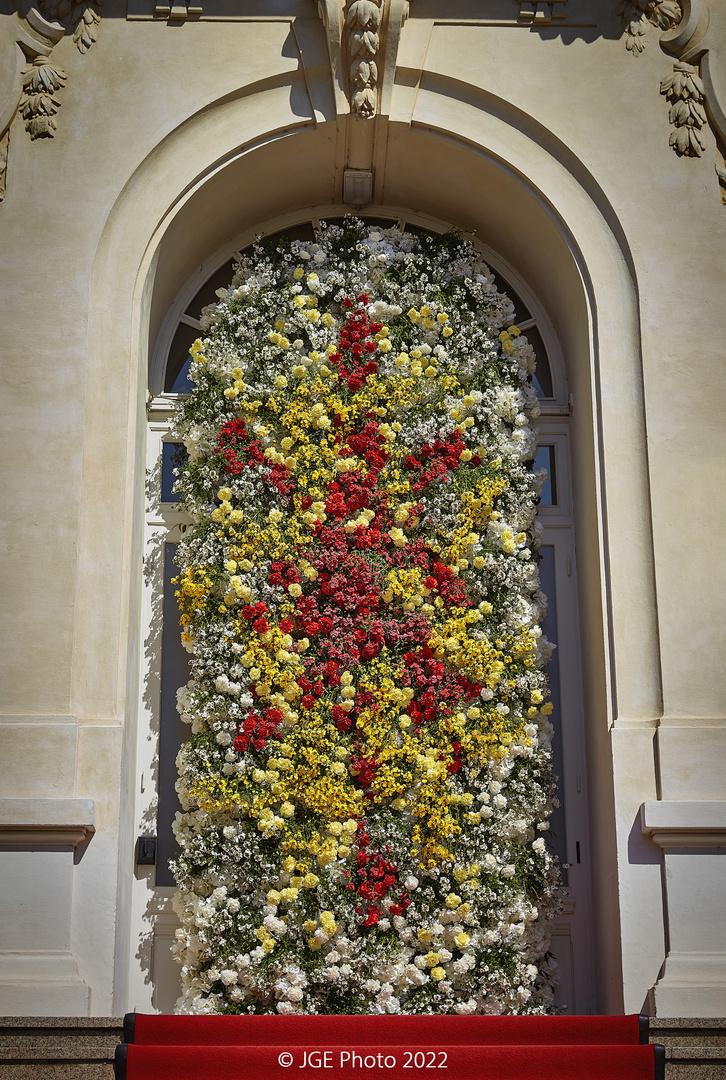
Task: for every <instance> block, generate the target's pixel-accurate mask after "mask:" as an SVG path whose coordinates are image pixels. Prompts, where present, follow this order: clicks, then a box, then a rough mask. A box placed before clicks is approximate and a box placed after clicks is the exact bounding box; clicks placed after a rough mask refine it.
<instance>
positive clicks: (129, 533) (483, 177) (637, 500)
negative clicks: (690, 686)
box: [76, 80, 662, 1011]
mask: <svg viewBox="0 0 726 1080" xmlns="http://www.w3.org/2000/svg"><path fill="white" fill-rule="evenodd" d="M394 106H395V96H394ZM240 132H244V133H245V140H246V141H245V145H244V146H242V147H240V146H239V145H238V144H237V142H236V140H237V139H238V138H239V133H240ZM336 135H337V126H336V124H335V123H334V122H332V121H331V122H330V123H319V124H318V125H317V126H316V125H313V124H311V123H310V122H309V121H308V122H304V121H303V122H301V121H300V117H299V116H296V115H294V113H293V112H292V110H291V107H290V95H289V93H283V92H281V90H280V88H279V87H277V88H272V89H269V90H265V91H263V90H261V89H260V90H256V88H250V92H249V93H246V94H244V95H241V96H237V97H235V98H234V99H233V100H225V101H224V102H222V103H220V104H219V105H218V106H217V107H216V108H211V109H208V110H205V111H204V112H203V113H200V114H198V115H197V116H195V117H193V118H191V119H190V120H189V121H188V122H187V123H186V124H184V125H183V126H182V127H181V128H179V129H177V130H176V131H174V132H173V133H172V134H171V135H169V136H168V137H167V138H166V140H165V141H164V142H163V143H162V144H161V145H160V146H158V147H157V148H156V149H155V151H154V152H153V154H151V155H150V156H149V157H148V158H147V159H146V160H145V161H144V162H143V163H142V165H141V166H140V167H139V169H138V170H137V171H136V173H135V174H134V175H133V176H132V177H131V178H130V180H129V181H128V183H127V184H126V187H125V189H124V191H123V192H122V194H121V196H120V197H119V199H118V201H117V202H116V204H115V206H114V208H113V211H112V213H111V214H110V215H109V218H108V221H107V223H106V227H105V229H104V232H103V236H102V239H101V242H100V244H99V248H98V251H97V255H96V260H95V265H94V273H93V287H92V295H91V303H90V310H89V357H91V360H90V362H89V363H90V368H89V381H90V389H89V400H94V401H95V403H96V406H97V407H96V408H94V410H93V412H92V413H91V412H90V411H89V413H88V417H87V423H86V432H85V443H84V445H85V456H84V487H85V493H86V498H85V499H84V502H83V505H84V507H85V509H84V511H83V518H82V525H81V552H80V558H79V579H78V586H77V588H78V595H79V599H81V600H82V599H83V597H84V596H85V597H88V596H89V595H90V594H91V592H93V594H94V595H95V596H96V602H95V603H94V604H89V603H79V604H78V608H77V610H78V612H79V615H78V620H77V629H76V632H77V640H78V645H79V647H78V652H77V655H78V656H79V657H82V656H83V655H85V654H86V650H88V653H89V655H90V652H91V651H92V650H91V646H92V645H93V644H94V643H95V641H96V639H97V637H98V636H99V635H100V636H101V637H104V636H106V637H108V636H109V635H115V636H116V638H118V635H120V638H121V643H122V646H121V656H122V659H121V668H120V672H119V678H118V679H115V678H113V679H109V684H110V685H114V686H117V687H118V690H117V693H118V694H119V695H120V696H121V697H122V698H123V701H124V711H125V715H126V734H125V747H126V750H125V760H124V765H123V776H124V777H125V784H126V787H127V790H129V791H130V790H133V787H134V784H135V780H134V771H135V760H134V758H135V754H134V747H135V743H136V731H135V726H136V715H137V701H136V694H135V691H134V689H133V687H135V686H137V685H138V668H139V656H140V652H141V650H140V648H139V633H140V613H139V610H138V603H137V601H136V599H135V597H137V596H138V595H139V593H140V565H141V556H142V550H141V538H140V530H139V521H140V516H141V512H142V507H141V491H142V489H143V485H142V483H141V476H142V475H143V467H144V456H143V455H144V440H145V423H144V400H145V387H146V370H147V363H148V348H149V341H150V340H151V341H153V339H154V338H155V336H156V334H157V333H158V330H159V327H160V324H161V321H162V319H163V317H164V314H165V312H166V310H167V309H168V307H169V304H170V303H171V301H172V300H173V298H174V296H175V294H176V292H177V291H178V290H179V288H180V287H181V285H182V283H183V282H184V281H185V280H186V279H187V278H188V277H189V275H190V272H191V270H192V269H193V268H194V267H195V266H198V265H199V264H200V262H203V261H204V260H205V258H206V257H207V256H209V255H210V254H212V253H213V252H214V251H215V250H217V249H218V248H219V247H220V246H221V245H222V243H223V242H225V241H227V240H229V238H230V236H236V235H241V234H243V233H246V232H247V233H249V234H250V236H251V235H253V234H254V232H255V231H257V230H258V228H259V223H260V222H261V221H266V222H274V225H275V227H276V228H278V229H279V228H282V227H284V225H285V222H286V219H287V220H289V221H290V222H292V221H294V220H295V219H297V217H298V215H299V213H300V212H302V211H303V210H306V212H307V214H308V215H310V214H311V213H312V214H313V215H314V214H315V213H316V208H323V207H324V208H325V211H326V212H328V213H330V212H331V211H337V212H338V213H344V212H346V211H347V210H349V209H350V207H348V206H345V205H344V204H343V203H341V201H340V198H341V195H340V192H339V187H340V186H341V185H342V176H340V173H339V171H337V170H336V160H335V158H336ZM386 137H387V142H386V154H385V160H384V161H382V168H383V176H382V177H380V178H379V181H378V182H377V187H378V186H379V184H380V185H382V187H381V189H380V190H382V192H383V194H384V197H385V202H386V206H387V208H388V209H389V210H394V209H395V208H399V209H400V210H401V211H402V212H403V213H405V214H406V215H407V216H409V217H410V216H411V212H412V211H414V212H416V211H418V212H419V213H423V214H425V215H426V216H427V218H429V219H430V218H437V219H439V220H441V221H445V222H447V223H449V224H451V225H453V226H455V227H458V228H461V229H463V230H465V231H466V232H473V233H476V235H477V236H479V237H481V238H482V239H486V242H487V243H488V245H489V246H491V247H493V248H495V249H498V250H500V251H502V252H506V255H507V258H508V260H509V262H510V263H511V264H512V265H513V266H514V267H515V268H516V269H517V271H518V272H519V273H520V274H521V276H522V277H523V278H524V280H525V281H526V282H527V283H528V284H529V285H530V287H531V288H532V289H533V291H535V292H536V293H537V294H538V295H539V296H540V298H541V299H542V300H543V302H544V303H545V306H546V308H547V310H548V313H549V315H550V318H551V319H552V322H553V324H554V327H555V331H556V332H557V335H558V337H559V340H560V342H561V344H562V348H563V353H564V360H565V365H566V369H567V374H568V381H569V385H570V387H571V389H572V392H573V395H574V400H575V408H574V411H573V417H572V429H571V430H572V435H573V460H574V462H575V469H574V474H573V488H574V501H575V508H576V514H575V520H576V530H577V535H578V563H579V574H580V597H581V604H580V608H581V625H582V636H583V639H584V640H585V642H586V643H587V648H585V649H584V650H583V663H584V684H585V687H586V695H585V709H586V715H587V716H588V752H589V772H590V776H591V812H592V817H593V819H594V820H596V821H597V823H598V826H597V829H596V830H595V835H594V836H593V837H592V838H591V841H592V842H591V847H592V849H593V885H594V893H595V895H596V896H597V897H598V903H597V906H596V909H595V921H596V924H597V926H598V928H599V929H598V934H597V935H596V968H597V981H598V983H599V998H600V1000H599V1007H600V1008H601V1009H605V1010H610V1011H618V1010H619V1009H620V1008H622V1000H621V999H620V997H619V992H618V991H611V990H608V987H609V986H610V987H612V986H617V985H619V984H621V971H620V967H621V960H620V948H619V947H617V948H616V947H615V943H616V942H617V943H620V942H622V943H623V944H624V945H627V944H628V943H629V942H630V941H632V940H633V939H634V938H635V937H640V938H641V948H640V955H641V957H642V956H643V954H644V953H646V954H647V958H646V960H644V961H641V963H647V964H649V965H650V967H651V968H653V978H652V979H650V982H652V981H653V979H654V978H655V974H656V973H657V969H658V966H659V964H660V957H661V956H662V912H661V897H660V881H659V877H657V876H656V877H654V878H653V880H652V881H650V883H649V884H648V886H647V887H646V886H644V884H643V882H642V881H638V882H637V889H638V892H639V895H640V904H641V912H639V913H633V914H632V915H631V914H630V912H631V908H632V905H630V906H629V905H627V904H626V905H624V906H622V907H621V903H622V897H623V895H624V894H625V895H626V896H627V895H628V894H629V891H630V890H632V892H633V893H634V892H635V890H636V883H635V881H634V880H633V881H631V879H630V876H629V871H628V863H627V854H626V852H627V835H625V836H619V835H618V834H617V833H616V821H615V813H614V809H613V804H614V797H613V786H614V784H615V785H616V786H617V785H618V784H620V782H621V781H620V771H621V769H622V766H621V762H625V761H626V760H627V759H628V757H629V755H631V754H632V753H633V750H634V748H636V749H637V748H639V747H640V743H641V742H642V741H643V740H644V739H645V740H647V739H648V738H649V734H648V731H647V729H646V727H645V725H643V724H641V721H643V720H648V719H649V718H650V719H651V720H652V718H653V717H654V716H656V715H657V714H658V685H657V672H658V664H657V642H656V637H655V634H656V631H655V622H654V616H653V599H652V593H653V569H652V560H651V555H650V545H649V540H648V535H649V517H648V512H647V507H648V502H649V500H648V488H647V475H646V458H645V439H644V420H643V409H642V388H641V377H640V363H639V347H638V340H639V334H638V315H637V304H636V299H637V298H636V290H635V285H634V282H633V278H632V273H631V270H630V266H629V259H628V254H627V250H626V248H625V245H624V243H623V241H622V237H621V235H620V231H619V229H618V225H617V221H616V220H615V218H614V215H613V213H612V211H611V209H610V207H609V206H608V204H607V202H606V200H605V199H604V197H603V196H602V193H601V192H600V191H599V190H598V189H597V187H596V185H595V184H594V182H593V181H592V179H591V177H590V176H589V175H588V174H587V172H586V170H585V169H584V168H583V167H582V166H581V165H580V163H578V162H577V161H575V160H573V159H572V156H571V155H570V154H569V152H568V151H567V149H566V148H565V147H563V146H562V145H560V144H558V143H557V142H556V140H555V139H554V138H553V137H552V136H551V135H550V134H549V133H547V132H545V131H543V130H542V129H541V128H540V127H539V126H538V125H536V124H534V123H533V122H529V121H528V120H527V118H526V117H522V116H521V115H519V114H516V113H515V110H511V109H509V107H508V106H507V105H506V103H504V102H502V101H499V100H498V101H494V100H493V99H492V98H491V97H490V96H487V95H483V94H481V93H480V92H478V91H475V90H474V89H473V88H471V87H466V86H464V85H463V84H460V85H458V86H452V85H451V84H450V81H448V82H441V81H439V82H436V81H435V80H431V81H429V82H428V83H426V84H425V85H424V84H423V83H422V85H421V87H420V90H419V95H418V98H417V103H416V108H415V110H414V112H413V114H412V115H411V116H407V117H402V118H401V119H398V118H397V116H396V113H395V108H392V110H391V116H390V120H389V123H388V125H387V129H386ZM371 209H373V208H371ZM602 357H606V363H603V362H602V361H601V358H602ZM121 358H123V362H122V363H121V362H119V361H120V359H121ZM99 401H101V402H102V404H101V406H100V407H98V402H99ZM120 402H123V403H125V413H124V416H123V421H122V422H120V420H119V417H120V413H121V411H122V410H121V409H120V408H119V403H120ZM109 460H113V461H114V463H115V464H114V466H113V468H112V469H110V470H109V468H108V465H107V463H108V461H109ZM626 462H627V464H626ZM605 507H607V522H608V527H607V533H606V532H605V529H604V524H603V523H604V521H605ZM644 511H645V512H644ZM109 520H116V521H123V522H124V527H123V529H119V530H117V531H116V532H115V533H114V536H113V537H112V539H111V541H110V542H109V539H108V536H105V537H104V544H103V545H100V543H99V536H100V535H101V530H100V526H101V524H102V523H107V522H108V521H109ZM634 560H635V562H636V563H637V565H634ZM119 566H121V567H122V568H123V569H122V573H121V575H119V574H118V567H119ZM129 598H131V599H129ZM99 608H103V610H104V619H103V620H102V621H100V620H99V617H98V615H97V614H94V613H97V612H98V610H99ZM611 642H614V643H615V644H611ZM84 646H85V648H84ZM615 673H617V681H615V678H614V674H615ZM77 678H78V679H83V678H84V671H83V666H82V664H80V665H79V670H78V673H77ZM99 683H100V680H99ZM614 718H617V719H618V721H622V720H623V719H624V720H626V721H627V723H626V725H625V728H624V731H623V734H619V733H616V736H615V738H614V739H611V735H610V732H609V727H610V725H611V724H612V722H613V719H614ZM613 758H614V761H613ZM613 769H614V773H613ZM613 776H614V779H613ZM621 798H622V795H621ZM633 798H634V799H635V800H636V801H637V802H638V803H639V801H640V799H639V798H637V797H636V796H634V797H633ZM626 801H627V798H626ZM134 836H135V822H134V821H133V807H132V806H131V805H129V806H128V807H127V809H126V815H125V820H124V821H123V822H122V837H121V839H120V845H121V863H120V865H121V866H122V867H124V866H128V865H129V863H130V862H131V859H132V854H131V853H132V847H133V842H134ZM618 850H620V852H621V855H620V856H619V855H618ZM654 869H655V870H657V867H654ZM616 870H617V871H618V872H619V875H620V880H619V888H620V895H621V901H619V899H618V892H617V884H616V882H617V875H616ZM644 891H645V907H644V909H643V894H644ZM127 898H128V883H126V882H125V881H124V874H123V873H122V874H121V875H120V881H119V889H118V901H117V913H118V915H119V917H118V918H117V946H116V956H117V957H118V958H119V960H118V965H119V966H118V969H117V973H116V988H117V995H118V998H117V999H118V1000H119V1002H123V1001H126V1000H127V996H128V989H127V987H128V979H129V965H128V961H127V959H126V958H128V957H129V956H133V954H134V952H135V949H134V948H132V944H131V940H130V937H131V927H130V925H129V921H128V920H127V919H126V920H125V919H124V917H123V916H121V912H124V911H126V910H127V908H128V904H127ZM621 910H623V911H625V918H624V922H623V924H622V925H621ZM643 935H645V940H646V941H647V947H645V946H644V945H643ZM623 951H625V949H623ZM121 958H123V959H121ZM135 963H136V961H135V960H134V959H132V960H131V962H130V964H131V966H133V964H135ZM633 982H634V984H637V983H639V982H642V979H640V978H639V976H637V973H634V974H633ZM625 984H626V993H627V989H628V976H627V973H626V975H625ZM631 1005H632V1007H633V1008H638V1007H639V1005H640V1001H638V1002H637V1003H631ZM119 1007H121V1006H119Z"/></svg>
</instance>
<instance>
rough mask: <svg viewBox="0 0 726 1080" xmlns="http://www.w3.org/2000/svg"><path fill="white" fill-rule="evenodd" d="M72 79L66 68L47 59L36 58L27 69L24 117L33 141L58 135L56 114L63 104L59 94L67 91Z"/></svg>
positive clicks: (23, 101)
mask: <svg viewBox="0 0 726 1080" xmlns="http://www.w3.org/2000/svg"><path fill="white" fill-rule="evenodd" d="M67 78H68V76H67V75H66V73H65V71H64V70H63V68H60V67H57V66H56V65H55V64H51V62H50V60H48V59H47V57H45V56H36V58H35V60H33V62H32V63H30V64H28V65H27V66H26V67H24V68H23V93H22V96H21V98H20V114H21V116H22V117H23V120H25V130H26V131H27V132H28V133H29V134H30V137H31V139H39V138H52V137H53V135H55V133H56V128H57V126H58V125H57V124H56V122H55V114H56V113H57V112H58V109H59V108H60V101H58V98H57V97H56V96H55V91H56V90H61V89H62V88H63V83H64V82H65V81H66V79H67Z"/></svg>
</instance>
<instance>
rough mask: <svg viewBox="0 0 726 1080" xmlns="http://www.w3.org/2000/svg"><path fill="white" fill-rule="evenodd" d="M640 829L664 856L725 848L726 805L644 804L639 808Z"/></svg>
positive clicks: (717, 803) (674, 802) (693, 803)
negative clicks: (672, 852)
mask: <svg viewBox="0 0 726 1080" xmlns="http://www.w3.org/2000/svg"><path fill="white" fill-rule="evenodd" d="M640 827H641V832H642V833H643V834H644V835H645V836H648V837H649V838H650V839H651V840H652V841H653V843H654V844H656V845H657V846H658V847H660V848H662V849H663V850H664V851H665V852H668V851H671V850H673V849H678V850H683V849H686V850H694V851H696V850H700V851H703V850H711V849H713V848H721V847H726V803H724V802H711V801H705V800H704V801H703V802H678V801H653V802H645V803H643V804H642V806H641V808H640Z"/></svg>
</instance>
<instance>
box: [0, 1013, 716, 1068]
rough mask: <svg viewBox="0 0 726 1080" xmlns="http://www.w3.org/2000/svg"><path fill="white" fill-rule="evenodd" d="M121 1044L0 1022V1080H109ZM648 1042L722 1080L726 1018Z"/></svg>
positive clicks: (688, 1023)
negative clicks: (115, 1055)
mask: <svg viewBox="0 0 726 1080" xmlns="http://www.w3.org/2000/svg"><path fill="white" fill-rule="evenodd" d="M122 1041H123V1019H122V1018H121V1017H115V1016H96V1017H84V1016H70V1017H69V1016H6V1017H0V1080H113V1057H114V1051H115V1049H116V1046H117V1044H118V1043H120V1042H122ZM650 1041H651V1042H659V1043H662V1044H663V1045H664V1046H665V1048H666V1080H726V1018H721V1017H713V1018H711V1017H705V1018H699V1017H686V1018H671V1017H668V1018H665V1017H663V1018H661V1017H652V1018H651V1020H650Z"/></svg>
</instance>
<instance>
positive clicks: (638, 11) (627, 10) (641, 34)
mask: <svg viewBox="0 0 726 1080" xmlns="http://www.w3.org/2000/svg"><path fill="white" fill-rule="evenodd" d="M618 14H619V15H621V16H622V18H623V21H624V22H625V32H626V35H627V37H626V40H625V48H626V49H627V50H628V51H629V52H631V53H632V54H633V56H639V55H640V54H641V53H642V51H643V49H644V48H645V35H646V32H647V30H648V25H649V24H650V25H651V26H655V27H657V28H658V29H659V30H670V29H671V28H672V27H673V26H676V25H677V24H678V23H679V22H680V21H681V5H680V2H679V0H624V3H622V4H621V5H620V7H619V9H618Z"/></svg>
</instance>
